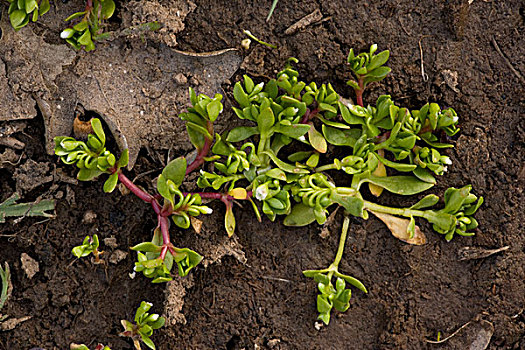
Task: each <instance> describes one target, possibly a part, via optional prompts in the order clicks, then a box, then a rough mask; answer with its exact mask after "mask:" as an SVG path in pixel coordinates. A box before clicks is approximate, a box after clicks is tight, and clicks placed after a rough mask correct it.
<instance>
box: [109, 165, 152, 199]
mask: <svg viewBox="0 0 525 350" xmlns="http://www.w3.org/2000/svg"><path fill="white" fill-rule="evenodd" d="M118 179H119V180H120V182H122V183H123V184H124V186H126V187H127V188H128V189H129V190H130V191H131V192H133V194H134V195H135V196H137V197H139V198H140V199H142V200H143V201H145V202H148V203H152V202H153V201H154V200H155V198H153V196H152V195H150V194H149V193H147V192H144V191H143V190H141V189H140V188H139V187H138V186H137V185H135V184H134V183H133V182H131V180H130V179H128V178H127V177H126V175H124V174H123V173H122V172H120V171H119V173H118Z"/></svg>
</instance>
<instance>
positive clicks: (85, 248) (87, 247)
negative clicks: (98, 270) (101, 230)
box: [71, 234, 104, 264]
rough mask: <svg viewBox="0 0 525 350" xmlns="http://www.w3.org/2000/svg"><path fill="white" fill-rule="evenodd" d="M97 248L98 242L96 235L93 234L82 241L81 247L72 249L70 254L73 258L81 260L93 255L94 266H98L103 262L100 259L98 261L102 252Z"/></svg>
mask: <svg viewBox="0 0 525 350" xmlns="http://www.w3.org/2000/svg"><path fill="white" fill-rule="evenodd" d="M98 247H99V241H98V235H96V234H94V235H93V237H89V236H86V238H84V241H83V242H82V244H81V245H79V246H76V247H74V248H73V249H72V250H71V252H72V253H73V255H74V256H76V257H77V258H79V259H80V258H83V257H86V256H88V255H89V254H93V256H94V257H95V262H94V263H95V264H100V263H102V262H103V260H102V259H100V255H102V254H103V253H104V252H103V251H99V250H98Z"/></svg>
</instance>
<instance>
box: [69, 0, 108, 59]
mask: <svg viewBox="0 0 525 350" xmlns="http://www.w3.org/2000/svg"><path fill="white" fill-rule="evenodd" d="M114 12H115V2H114V1H113V0H89V1H88V2H87V5H86V9H85V10H84V11H81V12H76V13H74V14H72V15H71V16H69V17H68V18H66V19H65V21H66V22H69V21H75V22H76V23H75V24H72V26H71V27H69V28H66V29H64V30H63V31H62V33H60V37H61V38H62V39H65V40H66V41H67V42H68V43H69V44H70V45H71V46H73V47H74V48H75V49H76V50H80V49H81V48H84V50H85V51H91V50H94V49H95V43H94V41H97V40H101V39H104V38H106V36H107V35H105V34H104V33H101V26H102V24H103V21H104V20H108V19H109V18H111V16H113V13H114ZM79 19H80V20H79Z"/></svg>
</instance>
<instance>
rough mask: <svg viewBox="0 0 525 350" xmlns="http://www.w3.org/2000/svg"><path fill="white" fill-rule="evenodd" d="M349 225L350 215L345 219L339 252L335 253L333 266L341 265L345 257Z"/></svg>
mask: <svg viewBox="0 0 525 350" xmlns="http://www.w3.org/2000/svg"><path fill="white" fill-rule="evenodd" d="M349 225H350V217H348V216H345V219H344V221H343V229H342V231H341V237H340V238H339V248H337V254H336V255H335V259H334V262H333V263H332V266H334V267H335V268H336V269H337V267H338V266H339V262H341V258H342V257H343V251H344V250H345V242H346V235H347V234H348V226H349Z"/></svg>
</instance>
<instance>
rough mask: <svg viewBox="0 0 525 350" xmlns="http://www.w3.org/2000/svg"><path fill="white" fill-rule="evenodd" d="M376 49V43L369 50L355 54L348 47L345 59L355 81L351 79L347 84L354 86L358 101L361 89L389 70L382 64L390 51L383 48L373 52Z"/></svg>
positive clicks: (380, 78) (386, 59)
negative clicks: (378, 51) (348, 50)
mask: <svg viewBox="0 0 525 350" xmlns="http://www.w3.org/2000/svg"><path fill="white" fill-rule="evenodd" d="M376 51H377V45H376V44H373V45H371V46H370V51H369V52H362V53H360V54H358V55H355V54H354V50H353V49H350V52H349V53H348V58H347V61H348V63H349V65H350V69H351V71H352V73H354V75H355V77H356V78H357V81H355V80H352V79H351V80H349V81H347V85H350V86H351V87H353V88H354V90H355V91H356V93H357V95H358V96H357V99H358V101H359V100H360V99H362V93H363V90H364V89H365V88H366V86H367V85H368V84H369V83H371V82H374V81H380V80H383V79H384V78H385V77H386V76H387V75H388V73H390V71H391V69H390V68H389V67H385V66H384V64H385V63H386V62H387V61H388V58H389V57H390V51H388V50H385V51H381V52H380V53H378V54H375V52H376Z"/></svg>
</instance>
